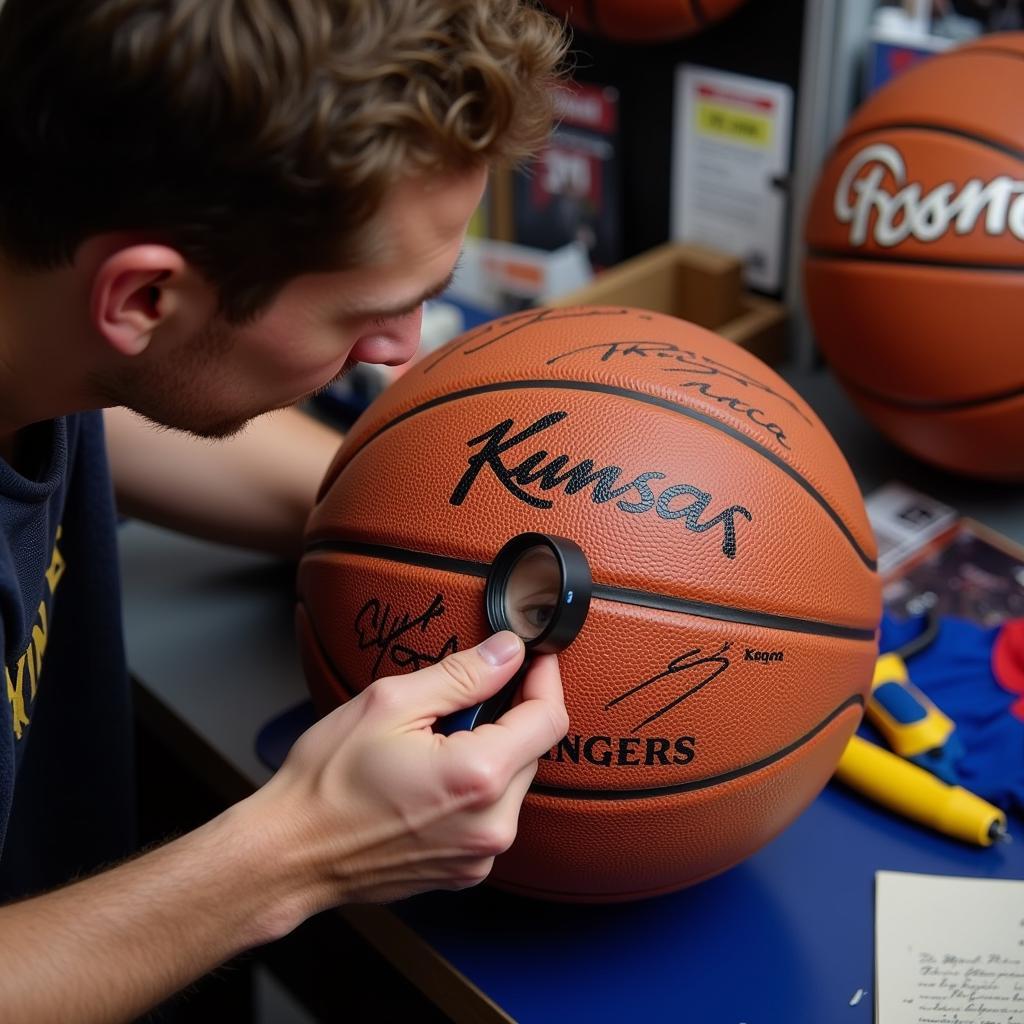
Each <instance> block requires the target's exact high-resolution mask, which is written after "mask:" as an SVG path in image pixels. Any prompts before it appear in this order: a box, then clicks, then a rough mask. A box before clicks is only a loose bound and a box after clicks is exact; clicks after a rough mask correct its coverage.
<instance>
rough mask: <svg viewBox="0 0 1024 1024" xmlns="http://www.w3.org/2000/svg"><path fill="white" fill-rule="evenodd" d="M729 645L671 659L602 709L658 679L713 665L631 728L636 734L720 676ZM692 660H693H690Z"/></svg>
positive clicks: (607, 708)
mask: <svg viewBox="0 0 1024 1024" xmlns="http://www.w3.org/2000/svg"><path fill="white" fill-rule="evenodd" d="M730 646H731V644H729V643H728V642H726V643H724V644H722V646H721V647H719V648H718V650H717V651H715V652H714V654H708V655H705V656H704V657H695V656H696V655H699V654H700V653H701V648H700V647H693V648H691V649H690V650H688V651H687V652H686V653H685V654H680V655H679V656H678V657H677V658H673V659H672V660H671V661H670V662H669V663H668V666H667V667H666V668H665V670H664V671H663V672H659V673H658V674H657V675H654V676H651V678H650V679H645V680H644V681H643V682H642V683H637V684H636V686H633V687H631V688H630V689H628V690H627V691H626V692H625V693H620V694H619V696H618V697H615V698H613V699H612V700H610V701H609V702H608V703H607V704H605V706H604V709H605V711H608V710H609V709H610V708H613V707H614V706H615V705H616V704H619V703H621V702H622V701H624V700H626V699H627V698H629V697H632V696H633V694H635V693H639V691H640V690H642V689H644V688H645V687H647V686H650V685H651V684H652V683H656V682H658V680H659V679H664V678H666V676H674V675H677V674H678V673H680V672H687V671H689V670H690V669H693V668H698V667H699V666H701V665H714V666H715V668H714V669H713V670H711V671H707V670H705V672H706V674H704V673H700V674H703V675H704V678H703V679H701V681H700V682H699V683H696V684H694V685H693V686H691V687H690V688H689V689H688V690H684V691H683V693H681V694H680V695H679V696H678V697H674V698H673V699H672V700H670V701H669V702H668V703H667V704H666V705H665V706H664V707H662V708H659V709H658V710H657V711H655V712H654V714H652V715H648V717H647V718H645V719H644V720H643V721H642V722H639V723H638V724H637V725H634V726H633V727H632V731H633V732H636V731H637V730H638V729H642V728H643V727H644V726H645V725H650V724H651V722H653V721H654V720H655V719H657V718H661V716H662V715H664V714H666V713H667V712H669V711H671V710H672V709H673V708H674V707H677V706H678V705H680V704H682V702H683V701H684V700H686V699H687V698H688V697H692V696H693V695H694V694H695V693H696V692H697V691H698V690H701V689H703V688H704V687H705V686H707V685H708V683H710V682H711V681H712V680H713V679H714V678H715V677H716V676H719V675H721V674H722V673H723V672H724V671H725V670H726V669H727V668H728V667H729V659H728V658H727V657H725V652H726V651H727V650H729V647H730ZM691 659H693V660H691Z"/></svg>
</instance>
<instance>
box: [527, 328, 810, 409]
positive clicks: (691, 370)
mask: <svg viewBox="0 0 1024 1024" xmlns="http://www.w3.org/2000/svg"><path fill="white" fill-rule="evenodd" d="M583 352H600V353H601V356H600V362H602V363H606V362H608V361H609V360H610V359H612V358H614V357H617V356H618V357H628V356H632V357H635V358H639V359H650V360H652V361H657V362H659V363H662V364H663V365H661V366H660V367H659V369H661V370H663V371H664V372H666V373H688V374H690V375H691V376H701V377H725V378H727V379H729V380H732V381H735V382H736V383H737V384H740V385H742V386H743V387H746V388H752V389H754V390H756V391H763V392H765V393H766V394H769V395H771V396H772V397H773V398H777V399H779V401H781V402H785V403H786V405H788V406H789V407H790V408H791V409H792V410H793V411H794V412H795V413H796V414H797V415H798V416H800V418H801V419H803V420H804V421H805V422H806V423H809V424H811V425H812V426H813V423H812V421H811V419H810V417H809V416H808V415H807V414H806V413H805V412H804V411H803V410H802V409H801V408H800V407H799V406H798V405H797V404H796V403H795V402H794V401H793V400H792V399H791V398H789V397H788V396H787V395H785V394H783V393H782V392H780V391H776V390H775V389H774V388H773V387H772V386H771V385H770V384H766V383H764V381H761V380H758V379H757V378H756V377H754V376H753V375H752V374H749V373H746V372H745V371H743V370H737V369H736V368H735V367H733V366H729V365H728V364H727V363H723V362H720V361H719V360H717V359H713V358H712V357H711V356H706V355H701V354H700V353H698V352H696V351H694V350H693V349H684V348H680V347H679V346H678V345H674V344H673V343H672V342H669V341H605V342H601V343H600V344H598V345H584V346H582V347H581V348H574V349H570V350H569V351H567V352H561V353H559V354H558V355H557V356H553V357H552V358H551V359H549V360H548V361H547V365H548V366H553V365H554V364H555V363H557V362H559V361H560V360H562V359H568V358H569V357H570V356H576V355H580V354H581V353H583Z"/></svg>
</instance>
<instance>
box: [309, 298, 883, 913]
mask: <svg viewBox="0 0 1024 1024" xmlns="http://www.w3.org/2000/svg"><path fill="white" fill-rule="evenodd" d="M530 531H536V532H541V533H546V534H553V535H555V536H559V537H565V538H568V539H570V540H572V541H574V542H575V543H576V544H578V545H579V546H580V548H582V549H583V552H584V553H585V555H586V558H587V560H588V562H589V564H590V569H591V573H592V575H593V580H594V589H593V597H592V600H591V603H590V610H589V614H588V616H587V618H586V620H585V622H584V625H583V628H582V631H581V632H580V633H579V635H578V636H577V638H576V640H575V642H574V643H573V644H572V645H571V646H570V647H568V648H567V649H566V650H565V651H564V652H563V653H561V654H560V655H559V656H558V658H559V664H560V666H561V672H562V679H563V683H564V687H565V700H566V706H567V708H568V711H569V718H570V726H569V731H568V734H567V735H566V736H565V738H564V739H562V740H561V742H559V743H558V744H557V745H556V746H555V747H554V748H553V749H551V750H550V751H549V752H548V753H547V754H545V755H544V757H542V758H541V759H540V762H539V769H538V772H537V775H536V779H535V781H534V784H533V786H532V788H531V790H530V792H529V794H528V795H527V797H526V800H525V802H524V804H523V808H522V813H521V815H520V820H519V832H518V836H517V838H516V840H515V843H514V844H513V846H512V848H511V849H510V850H509V851H508V852H507V853H505V854H503V855H502V856H500V857H499V858H498V859H497V862H496V865H495V868H494V872H493V875H492V879H493V881H495V882H496V883H497V884H498V885H500V886H502V887H503V888H505V889H509V890H512V891H515V892H518V893H523V894H527V895H529V896H535V897H542V898H547V899H554V900H570V901H591V902H596V901H614V900H629V899H637V898H640V897H646V896H654V895H656V894H659V893H665V892H669V891H672V890H674V889H678V888H681V887H683V886H687V885H690V884H692V883H694V882H698V881H700V880H701V879H704V878H707V877H709V876H711V875H714V874H717V873H718V872H720V871H723V870H725V869H726V868H728V867H730V866H731V865H734V864H736V863H737V862H739V861H741V860H743V859H744V858H745V857H747V856H749V855H750V854H752V853H753V852H754V851H756V850H757V849H758V848H759V847H761V846H762V845H763V844H764V843H766V842H768V840H770V839H771V838H772V837H773V836H776V835H777V834H778V833H779V832H780V831H782V830H783V829H784V828H786V826H787V825H789V824H790V823H791V822H792V821H793V820H794V819H795V818H796V817H797V816H798V815H799V814H800V813H801V812H802V811H803V810H804V808H806V807H807V805H808V804H809V803H810V802H811V801H812V800H813V799H814V797H815V796H816V795H817V793H818V792H819V791H820V790H821V788H822V787H823V786H824V785H825V783H826V782H827V780H828V778H829V776H830V775H831V774H832V771H833V769H834V768H835V766H836V764H837V762H838V760H839V757H840V755H841V754H842V751H843V748H844V747H845V746H846V743H847V740H848V739H849V738H850V736H851V735H852V733H853V731H854V729H855V727H856V726H857V724H858V722H859V721H860V719H861V713H862V710H863V708H864V702H865V696H866V693H867V691H868V688H869V686H870V681H871V673H872V668H873V665H874V661H875V656H876V644H875V628H876V626H877V625H878V620H879V615H880V590H879V583H878V577H877V575H876V572H875V543H874V540H873V537H872V533H871V530H870V528H869V526H868V521H867V518H866V516H865V512H864V506H863V503H862V501H861V496H860V493H859V491H858V489H857V485H856V483H855V481H854V479H853V476H852V475H851V473H850V470H849V469H848V467H847V465H846V463H845V461H844V459H843V457H842V455H841V454H840V452H839V450H838V448H837V447H836V445H835V443H834V442H833V440H832V438H831V437H830V436H829V433H828V431H827V430H826V429H825V427H824V426H823V425H822V423H821V421H820V420H819V419H818V417H817V416H816V415H815V414H814V413H813V412H812V411H811V409H810V408H809V407H808V405H807V403H806V402H804V401H803V399H802V398H801V397H800V396H799V395H798V394H796V393H795V392H794V391H793V389H792V388H790V387H789V386H788V385H787V384H786V382H785V381H784V380H782V379H781V378H780V377H779V376H778V375H777V374H775V373H774V372H773V371H772V370H771V369H769V368H768V367H767V366H766V365H765V364H764V363H762V362H761V361H760V360H759V359H757V358H756V357H755V356H753V355H751V354H750V353H749V352H747V351H745V350H744V349H742V348H740V347H739V346H737V345H735V344H733V343H732V342H729V341H726V340H725V339H723V338H721V337H719V336H717V335H715V334H712V333H710V332H709V331H706V330H704V329H702V328H700V327H697V326H695V325H693V324H690V323H686V322H684V321H682V320H677V319H674V318H672V317H668V316H663V315H661V314H657V313H650V312H646V311H643V310H638V309H623V308H619V307H615V308H612V307H566V308H561V309H541V310H529V311H526V312H523V313H518V314H515V315H511V316H507V317H504V318H502V319H498V320H496V321H493V322H491V323H488V324H486V325H484V326H481V327H479V328H477V329H475V330H473V331H471V332H469V333H467V334H464V335H462V336H460V337H459V338H456V339H455V340H454V341H452V342H451V343H449V344H448V345H446V346H445V347H444V348H442V349H439V350H438V351H437V352H435V353H432V354H430V355H429V356H427V357H425V358H424V359H423V360H421V361H420V362H419V363H417V364H416V365H414V366H413V367H411V368H410V369H409V371H408V372H407V373H406V374H405V375H404V376H403V377H402V378H401V379H400V380H399V381H398V382H397V383H395V384H394V385H393V386H392V387H391V388H389V389H388V390H387V391H386V392H385V393H384V394H383V395H382V396H381V397H380V398H379V399H378V400H377V401H376V402H375V403H374V404H373V405H372V406H371V407H370V408H369V409H368V410H367V411H366V412H365V413H364V415H363V416H362V417H361V418H360V419H359V420H358V421H357V422H356V424H355V425H354V426H353V428H352V430H351V432H350V433H349V434H348V436H347V438H346V440H345V443H344V445H343V446H342V448H341V449H340V451H339V452H338V455H337V457H336V458H335V460H334V463H333V465H332V466H331V468H330V470H329V472H328V474H327V476H326V479H325V480H324V483H323V486H322V489H321V492H320V496H319V500H318V503H317V505H316V507H315V508H314V510H313V512H312V515H311V517H310V520H309V524H308V529H307V536H306V550H305V554H304V556H303V558H302V561H301V565H300V568H299V576H298V593H299V604H298V607H297V623H298V632H299V637H300V644H301V649H302V654H303V659H304V666H305V671H306V675H307V678H308V680H309V686H310V690H311V693H312V695H313V697H314V699H315V703H316V705H317V706H318V708H319V709H320V710H321V711H322V712H326V711H328V710H329V709H330V708H332V707H334V706H336V705H337V704H339V703H341V702H343V701H345V700H347V699H348V698H349V697H351V696H352V695H354V694H356V693H358V692H359V691H361V690H363V689H364V688H365V687H367V686H370V685H371V684H372V682H373V680H374V679H377V678H379V677H381V676H385V675H388V676H393V675H395V674H397V673H404V672H409V671H411V670H413V669H416V668H420V667H422V666H425V665H428V664H431V663H433V662H436V661H437V660H439V659H440V658H443V657H444V656H445V655H447V654H449V653H450V652H452V651H456V650H463V649H465V648H468V647H471V646H473V645H474V644H477V643H479V642H480V641H482V640H483V639H484V638H485V637H486V636H487V635H488V632H489V630H488V627H487V619H486V615H485V610H484V587H485V578H486V575H487V572H488V569H489V567H490V565H491V563H492V562H493V560H494V557H495V555H496V554H497V552H498V551H499V549H500V548H501V547H502V546H503V545H504V544H505V543H506V542H507V541H508V540H510V539H511V538H512V537H515V536H517V535H519V534H521V533H525V532H530Z"/></svg>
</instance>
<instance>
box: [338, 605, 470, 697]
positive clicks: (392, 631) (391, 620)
mask: <svg viewBox="0 0 1024 1024" xmlns="http://www.w3.org/2000/svg"><path fill="white" fill-rule="evenodd" d="M445 611H446V609H445V606H444V595H443V594H437V595H436V596H435V597H434V599H433V600H432V601H431V602H430V607H428V608H427V610H426V611H425V612H422V613H421V614H419V615H417V616H416V617H415V618H410V615H409V613H408V612H404V613H403V614H402V615H401V616H399V615H397V614H396V613H394V612H393V611H392V610H391V605H390V604H384V605H383V606H382V605H381V602H380V600H379V599H378V598H376V597H371V598H370V600H369V601H367V602H366V604H364V605H363V607H362V608H360V609H359V614H358V615H356V620H355V623H354V628H355V631H356V634H357V635H358V637H359V650H361V651H365V650H366V648H367V647H376V648H377V649H378V650H377V660H376V661H375V662H374V663H373V668H372V669H371V671H370V675H371V676H372V677H373V678H374V679H376V677H377V671H378V669H379V668H380V663H381V661H383V659H384V656H385V655H390V657H391V661H392V663H393V664H394V665H397V666H398V667H399V668H407V667H408V666H410V665H411V666H412V667H413V668H423V667H424V666H425V665H434V664H436V663H437V662H439V661H440V660H441V659H442V658H444V657H446V656H447V655H449V654H451V653H453V652H454V651H457V650H458V649H459V638H458V637H457V636H454V635H452V636H449V637H448V639H447V640H445V642H444V643H443V644H442V645H441V649H440V650H439V651H438V652H437V654H432V653H429V652H424V651H418V650H416V649H415V648H413V647H410V646H408V641H406V643H405V644H398V643H396V641H397V640H398V638H399V637H401V636H404V635H405V634H406V633H409V632H411V631H412V630H415V629H416V628H417V627H419V632H420V633H426V631H427V628H428V627H429V626H430V623H431V622H432V621H433V620H434V619H439V618H441V617H442V616H443V615H444V613H445Z"/></svg>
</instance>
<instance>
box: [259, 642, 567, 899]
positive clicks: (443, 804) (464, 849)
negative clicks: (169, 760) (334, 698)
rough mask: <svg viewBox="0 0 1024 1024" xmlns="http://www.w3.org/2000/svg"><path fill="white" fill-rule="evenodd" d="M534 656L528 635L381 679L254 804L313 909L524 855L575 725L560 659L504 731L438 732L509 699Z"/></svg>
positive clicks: (454, 880) (532, 678) (482, 870)
mask: <svg viewBox="0 0 1024 1024" xmlns="http://www.w3.org/2000/svg"><path fill="white" fill-rule="evenodd" d="M523 655H524V650H523V644H522V641H521V640H520V639H519V638H518V637H517V636H515V634H513V633H509V632H503V633H497V634H495V635H494V636H492V637H490V638H489V639H488V640H486V641H484V643H483V644H481V645H480V646H479V647H475V648H473V649H471V650H467V651H460V652H458V653H456V654H453V655H451V656H449V657H448V658H445V659H444V660H443V661H441V662H439V663H438V664H436V665H432V666H430V667H428V668H425V669H421V670H420V671H418V672H414V673H410V674H409V675H405V676H394V677H388V678H385V679H379V680H377V681H376V682H375V683H373V684H372V685H371V686H370V687H369V688H368V689H366V690H365V691H364V692H363V693H361V694H360V695H359V696H358V697H356V698H355V699H354V700H352V701H349V702H348V703H347V704H345V705H344V706H342V707H340V708H338V709H337V710H336V711H334V712H332V713H331V714H330V715H328V716H327V717H326V718H324V719H323V720H322V721H320V722H318V723H317V724H316V725H315V726H313V727H312V728H311V729H309V730H308V731H307V732H306V733H305V735H303V736H302V737H301V738H300V739H299V740H298V742H297V743H296V744H295V746H294V748H293V749H292V751H291V753H290V754H289V756H288V758H287V760H286V761H285V763H284V765H283V766H282V767H281V769H280V771H279V772H278V774H277V775H276V776H275V777H274V778H273V779H272V780H271V781H270V782H269V783H268V784H267V785H266V786H265V787H264V788H263V789H262V790H260V791H259V793H257V794H255V795H254V796H253V797H251V798H249V800H248V801H246V803H247V804H249V805H250V806H249V810H251V811H254V812H256V813H257V814H258V815H259V816H260V817H261V818H262V819H264V820H265V822H266V824H265V826H264V827H265V828H270V829H273V830H274V832H275V835H276V840H277V841H278V842H281V843H283V844H284V845H285V847H286V848H288V849H290V851H291V856H290V858H289V859H294V858H296V857H298V858H300V859H301V860H302V861H303V862H304V863H305V865H306V870H308V871H309V879H310V887H309V889H308V893H309V897H310V899H311V903H310V905H309V906H308V907H306V908H304V913H313V912H315V911H317V910H321V909H323V908H325V907H327V906H331V905H334V904H338V903H343V902H383V901H387V900H394V899H400V898H402V897H404V896H409V895H412V894H413V893H417V892H422V891H424V890H427V889H461V888H464V887H466V886H470V885H475V884H477V883H478V882H481V881H482V880H483V879H484V878H486V876H487V874H488V873H489V872H490V870H491V866H492V865H493V863H494V858H495V856H497V855H498V854H499V853H502V852H504V851H505V850H507V849H508V848H509V846H511V845H512V841H513V839H514V838H515V835H516V825H517V821H518V816H519V810H520V806H521V804H522V801H523V798H524V797H525V796H526V792H527V790H528V789H529V787H530V783H531V782H532V780H533V777H534V775H535V773H536V771H537V759H538V758H539V757H540V756H541V755H542V754H544V753H545V752H546V751H548V750H550V749H551V747H553V746H554V745H555V744H556V743H557V742H558V741H559V740H560V739H561V738H562V737H563V736H564V735H565V732H566V730H567V729H568V724H569V723H568V715H567V714H566V710H565V705H564V703H563V699H562V686H561V680H560V677H559V673H558V662H557V660H556V658H555V657H554V656H552V655H548V656H546V657H541V658H538V659H537V660H536V662H535V663H534V664H533V666H532V667H531V669H530V671H529V673H528V674H527V676H526V679H525V681H524V684H523V691H522V700H521V701H520V702H519V703H518V704H516V706H515V707H513V708H511V709H510V710H509V711H507V712H506V713H505V714H504V715H503V716H502V717H501V718H500V719H499V720H498V721H496V722H494V723H492V724H488V725H483V726H480V727H479V728H478V729H475V730H473V731H472V732H458V733H454V734H453V735H450V736H443V735H440V734H438V733H435V732H433V731H432V729H431V726H432V725H433V723H434V722H435V721H437V719H438V718H441V717H443V716H444V715H447V714H450V713H451V712H453V711H457V710H459V709H461V708H464V707H467V706H469V705H471V704H475V703H478V702H480V701H482V700H484V699H486V698H487V697H490V696H491V695H492V694H494V693H496V692H497V691H498V690H499V689H500V688H501V686H502V685H503V684H504V683H506V682H507V681H508V680H509V679H511V678H512V675H513V674H514V673H515V671H516V670H517V669H518V668H519V666H520V664H521V663H522V660H523Z"/></svg>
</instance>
